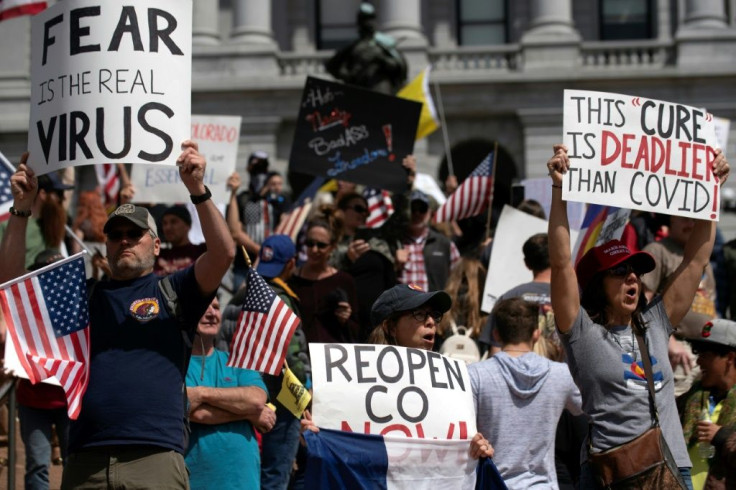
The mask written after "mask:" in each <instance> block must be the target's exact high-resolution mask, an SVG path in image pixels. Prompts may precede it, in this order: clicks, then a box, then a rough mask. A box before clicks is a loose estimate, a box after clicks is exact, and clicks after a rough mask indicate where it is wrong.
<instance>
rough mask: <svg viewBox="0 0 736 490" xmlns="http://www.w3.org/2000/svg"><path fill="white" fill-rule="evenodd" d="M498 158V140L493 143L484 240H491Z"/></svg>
mask: <svg viewBox="0 0 736 490" xmlns="http://www.w3.org/2000/svg"><path fill="white" fill-rule="evenodd" d="M497 157H498V140H496V141H494V142H493V163H492V164H491V193H490V195H489V196H488V219H487V220H486V240H488V239H489V238H491V216H493V207H492V204H493V186H494V185H495V183H496V160H497Z"/></svg>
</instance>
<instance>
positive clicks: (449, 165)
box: [432, 78, 455, 175]
mask: <svg viewBox="0 0 736 490" xmlns="http://www.w3.org/2000/svg"><path fill="white" fill-rule="evenodd" d="M432 83H433V84H434V91H435V92H437V109H439V113H440V126H441V127H442V139H443V140H444V143H445V155H446V156H447V171H448V175H455V168H454V166H453V164H452V153H450V136H449V134H448V133H447V121H445V106H444V105H443V104H442V92H441V91H440V84H439V82H437V79H436V78H435V79H433V80H432Z"/></svg>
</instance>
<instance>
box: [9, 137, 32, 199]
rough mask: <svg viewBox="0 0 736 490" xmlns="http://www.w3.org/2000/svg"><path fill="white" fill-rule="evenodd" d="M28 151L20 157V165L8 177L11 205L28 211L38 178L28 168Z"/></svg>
mask: <svg viewBox="0 0 736 490" xmlns="http://www.w3.org/2000/svg"><path fill="white" fill-rule="evenodd" d="M27 162H28V152H25V153H23V155H22V156H21V157H20V165H18V169H17V170H16V171H15V173H14V174H13V175H12V176H11V177H10V192H12V193H13V207H15V209H17V210H19V211H30V209H31V207H32V206H33V201H34V200H35V199H36V192H38V179H37V178H36V173H35V172H34V171H33V169H31V168H29V167H28V166H27V165H26V163H27Z"/></svg>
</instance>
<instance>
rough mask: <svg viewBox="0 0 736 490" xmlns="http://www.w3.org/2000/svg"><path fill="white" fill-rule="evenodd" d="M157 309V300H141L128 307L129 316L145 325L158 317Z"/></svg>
mask: <svg viewBox="0 0 736 490" xmlns="http://www.w3.org/2000/svg"><path fill="white" fill-rule="evenodd" d="M159 309H160V308H159V305H158V299H156V298H143V299H139V300H137V301H134V302H133V303H132V304H131V305H130V314H131V315H133V318H135V319H136V320H138V321H139V322H141V323H146V322H148V321H150V320H153V319H154V318H156V317H157V316H158V312H159Z"/></svg>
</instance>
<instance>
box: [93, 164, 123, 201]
mask: <svg viewBox="0 0 736 490" xmlns="http://www.w3.org/2000/svg"><path fill="white" fill-rule="evenodd" d="M95 173H96V174H97V183H98V184H99V186H100V192H101V194H102V204H103V205H104V206H105V209H110V210H111V209H115V208H116V207H117V205H118V195H119V194H120V176H119V175H118V166H117V165H116V164H114V163H102V164H97V165H95Z"/></svg>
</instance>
